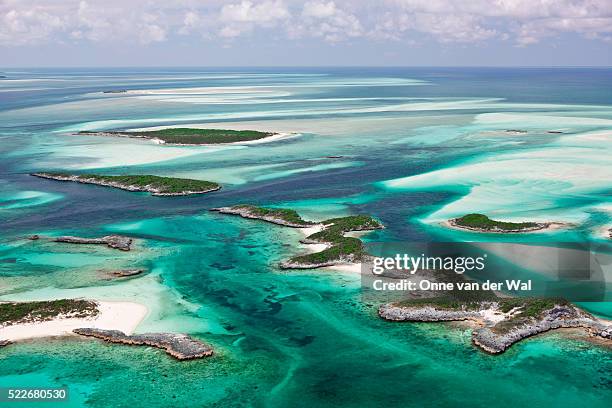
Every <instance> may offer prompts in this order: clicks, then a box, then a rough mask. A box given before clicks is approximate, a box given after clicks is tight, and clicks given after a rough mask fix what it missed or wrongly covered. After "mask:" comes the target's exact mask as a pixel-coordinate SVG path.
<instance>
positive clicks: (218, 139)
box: [79, 128, 275, 145]
mask: <svg viewBox="0 0 612 408" xmlns="http://www.w3.org/2000/svg"><path fill="white" fill-rule="evenodd" d="M79 134H81V135H109V136H124V137H134V138H143V139H155V140H160V141H161V142H163V143H169V144H185V145H200V144H221V143H236V142H249V141H253V140H259V139H263V138H265V137H270V136H273V135H275V133H272V132H260V131H257V130H231V129H194V128H168V129H160V130H143V131H138V132H136V131H99V132H91V131H81V132H79Z"/></svg>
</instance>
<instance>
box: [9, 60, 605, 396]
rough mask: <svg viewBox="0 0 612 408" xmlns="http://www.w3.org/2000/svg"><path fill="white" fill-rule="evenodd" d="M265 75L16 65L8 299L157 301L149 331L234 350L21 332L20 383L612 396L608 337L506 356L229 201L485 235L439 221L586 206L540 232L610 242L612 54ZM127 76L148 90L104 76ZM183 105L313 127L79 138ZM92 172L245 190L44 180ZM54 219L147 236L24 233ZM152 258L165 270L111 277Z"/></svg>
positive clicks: (247, 123) (80, 230)
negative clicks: (209, 137)
mask: <svg viewBox="0 0 612 408" xmlns="http://www.w3.org/2000/svg"><path fill="white" fill-rule="evenodd" d="M248 71H249V72H237V71H234V72H232V71H231V70H228V72H222V73H218V72H217V73H213V72H205V71H202V72H200V71H194V70H171V71H168V70H165V71H157V72H156V71H154V70H150V71H146V72H140V71H135V70H90V71H83V70H80V71H78V70H75V71H65V70H50V71H35V72H28V73H21V74H19V75H17V74H11V75H15V76H16V77H17V79H16V80H12V79H9V80H3V81H1V82H0V95H2V98H0V140H1V141H2V142H3V143H1V144H0V156H1V160H0V172H1V174H2V184H1V185H0V187H1V188H2V195H1V196H0V221H1V222H2V225H3V228H2V242H0V299H2V300H7V299H14V300H28V299H48V298H54V297H76V296H85V297H92V298H100V299H108V300H129V299H132V300H135V301H141V302H143V303H146V304H148V305H149V308H150V313H149V315H148V316H147V318H146V319H145V321H144V322H143V323H142V325H141V326H140V327H139V328H138V331H139V332H147V331H164V330H167V331H178V332H187V333H190V334H192V335H194V336H196V337H199V338H202V339H203V340H205V341H207V342H210V343H211V344H212V345H213V346H215V349H216V350H217V354H216V355H215V356H214V357H212V358H210V359H206V360H200V361H192V362H180V363H179V362H177V361H174V360H172V359H171V358H169V357H167V356H166V355H165V354H164V353H162V352H161V351H159V350H152V349H148V348H132V347H121V346H113V345H106V344H103V343H100V342H97V341H82V340H60V339H55V340H37V341H33V342H26V343H22V344H18V345H12V346H10V347H7V348H4V349H2V351H1V352H0V361H1V363H0V386H9V385H11V386H12V385H24V384H28V385H44V386H50V385H53V386H60V385H68V386H69V387H70V390H71V401H70V405H65V404H64V405H61V406H75V407H76V406H92V407H106V406H126V407H127V406H130V407H139V406H147V407H156V406H159V407H164V406H169V405H172V406H193V405H194V404H195V405H198V406H223V407H226V406H269V407H284V406H304V407H306V406H308V407H312V406H359V407H363V406H385V407H393V406H431V407H442V406H457V405H459V404H461V405H464V406H485V405H493V404H495V405H496V406H516V405H517V404H524V405H529V406H536V407H547V406H560V407H561V406H567V407H570V406H586V405H589V406H592V407H599V406H601V407H607V406H608V405H609V401H610V398H612V378H611V377H610V372H612V358H611V356H612V354H611V353H610V349H609V348H604V347H600V346H595V345H592V344H590V343H587V342H586V341H585V339H584V338H583V337H581V336H579V335H569V334H565V333H554V334H548V335H544V336H538V337H535V338H532V339H529V340H526V341H524V342H521V343H520V344H517V345H515V346H513V347H512V348H511V349H510V350H509V351H508V352H507V353H505V354H504V355H502V356H496V357H492V356H489V355H486V354H484V353H482V352H479V351H477V350H476V349H474V348H473V347H472V346H471V344H470V335H469V330H468V329H466V328H462V327H459V326H455V325H427V324H392V323H388V322H384V321H382V320H380V319H378V318H377V317H376V314H375V311H376V305H374V304H364V303H363V302H362V299H361V292H360V281H359V277H358V276H355V275H351V274H347V273H338V272H332V271H321V270H319V271H314V272H309V271H302V272H284V271H280V270H279V269H278V268H277V267H276V265H277V263H278V262H279V261H280V260H282V259H285V258H286V257H288V256H291V255H292V254H295V253H298V252H299V251H300V248H299V246H298V240H299V238H300V234H299V233H298V232H296V231H294V230H291V229H286V228H282V227H278V226H274V225H269V224H265V223H259V222H255V221H249V220H243V219H238V218H234V217H227V216H222V215H219V214H216V213H211V212H209V211H208V209H209V208H211V207H215V206H221V205H231V204H237V203H242V202H249V203H256V204H265V205H273V206H284V207H290V208H295V209H296V210H298V211H299V212H300V213H301V214H303V215H304V216H305V217H306V218H309V219H313V220H319V219H326V218H329V217H333V216H339V215H345V214H350V213H370V214H372V215H374V216H376V217H377V218H379V219H380V220H381V221H382V222H383V223H384V224H385V225H386V226H387V228H386V229H385V230H383V231H377V232H374V233H371V234H369V235H368V236H367V240H368V241H372V242H375V241H389V242H392V241H428V240H442V241H445V240H449V241H452V240H459V241H478V240H484V239H485V238H483V237H482V234H480V235H479V234H474V233H468V232H461V231H449V230H446V229H444V228H442V227H440V226H439V225H438V223H439V221H441V220H444V219H446V218H449V217H452V216H457V215H459V214H462V213H465V212H487V213H489V214H490V215H491V216H497V217H503V218H504V219H517V220H518V219H538V220H545V221H566V222H572V223H574V224H575V225H574V228H573V229H572V230H571V231H559V232H555V233H545V234H533V235H530V236H525V237H522V238H520V240H524V241H527V242H540V243H541V242H547V241H550V242H555V241H564V242H568V241H579V242H584V241H586V242H590V243H591V244H593V245H599V244H600V243H602V242H604V238H603V235H602V229H603V228H605V227H606V226H610V224H611V222H612V211H611V208H612V202H611V201H612V200H611V198H610V197H611V195H610V191H611V188H612V186H610V180H612V177H611V176H612V174H611V173H610V171H611V169H612V166H611V165H610V162H609V159H608V156H609V154H607V151H609V149H610V143H611V142H612V136H611V134H612V95H610V93H609V92H607V91H606V90H609V89H610V87H611V86H612V71H610V70H600V69H592V70H587V69H576V70H569V69H568V70H565V69H563V70H545V69H524V70H505V69H489V70H485V69H455V70H452V69H412V70H410V69H330V70H325V71H323V70H289V71H283V70H271V69H270V70H248ZM236 87H239V89H238V88H236ZM32 88H36V89H32ZM41 88H44V89H41ZM7 89H13V90H11V91H7ZM112 89H130V90H147V92H146V93H144V92H135V93H128V94H102V93H101V92H100V91H102V90H112ZM151 90H156V91H151ZM220 90H223V92H220ZM228 90H229V91H228ZM17 95H18V96H17ZM175 123H176V124H181V125H188V124H189V123H193V124H206V123H208V124H211V126H215V127H241V128H254V129H261V130H276V131H284V132H297V133H300V136H298V137H294V138H290V139H286V140H281V141H277V142H272V143H264V144H257V145H249V146H231V147H230V146H224V147H170V146H159V145H154V144H151V143H149V142H147V141H139V140H133V139H109V138H102V137H82V136H73V135H69V134H67V133H66V132H67V131H69V130H81V129H91V130H96V129H109V128H116V127H144V126H159V125H168V124H175ZM507 130H520V131H521V132H507ZM549 131H562V132H563V133H562V134H558V133H548V132H549ZM327 156H342V157H341V158H340V159H330V158H328V157H327ZM75 169H87V171H88V172H101V173H102V172H108V173H128V172H130V173H143V174H144V173H150V174H158V175H173V176H182V177H192V178H199V179H205V180H212V181H217V182H220V183H222V184H223V189H222V190H221V191H219V192H216V193H212V194H208V195H203V196H197V197H176V198H161V197H151V196H148V195H146V194H139V193H136V194H134V193H129V192H124V191H119V190H113V189H107V188H103V187H98V186H91V185H79V184H73V183H57V182H53V181H49V180H42V179H38V178H34V177H30V176H28V175H27V173H29V172H32V171H40V170H71V171H73V170H75ZM34 233H37V234H41V235H59V234H82V235H91V236H95V235H103V234H109V233H120V234H126V235H129V236H132V237H134V238H136V240H137V241H136V248H135V250H134V251H132V252H129V253H123V252H120V251H113V250H111V249H107V248H90V247H87V248H85V247H83V248H81V247H76V248H75V247H72V246H70V245H62V244H54V243H48V242H43V241H42V240H41V241H28V240H25V239H24V237H25V236H27V235H29V234H34ZM486 239H487V240H492V241H498V240H499V241H504V240H506V241H507V240H510V239H511V240H519V238H517V237H512V238H508V237H503V236H495V235H492V236H487V237H486ZM601 250H602V251H605V250H606V249H605V248H603V249H601ZM134 266H138V267H144V268H145V269H147V273H145V274H144V275H143V276H140V277H136V278H133V279H126V280H121V281H117V280H114V281H112V280H108V279H106V278H105V276H104V271H106V270H109V269H122V268H127V267H134ZM544 280H545V279H543V280H542V281H544ZM602 296H603V298H602V299H600V300H601V301H600V302H597V303H592V302H591V303H584V304H583V306H584V307H586V308H588V309H589V310H592V311H593V312H594V313H596V314H598V315H600V316H604V317H609V316H611V314H610V310H609V307H608V305H609V301H610V297H611V296H612V289H611V288H610V284H606V286H605V290H604V292H603V295H602ZM41 406H42V405H41ZM45 406H51V405H45Z"/></svg>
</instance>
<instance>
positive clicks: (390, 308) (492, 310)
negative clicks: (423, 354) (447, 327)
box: [378, 274, 612, 354]
mask: <svg viewBox="0 0 612 408" xmlns="http://www.w3.org/2000/svg"><path fill="white" fill-rule="evenodd" d="M443 276H444V279H443V280H445V281H448V280H451V281H452V280H454V281H466V282H468V280H467V279H466V278H464V277H463V276H462V275H456V277H454V278H451V277H450V276H449V275H448V274H443ZM429 295H432V294H428V296H429ZM378 315H379V316H380V317H381V318H383V319H385V320H389V321H395V322H399V321H406V322H450V321H471V322H474V323H475V324H476V328H475V329H474V330H473V332H472V342H473V344H474V345H475V346H477V347H479V348H480V349H482V350H484V351H486V352H488V353H491V354H499V353H502V352H504V351H505V350H507V349H508V348H509V347H510V346H512V345H513V344H514V343H516V342H518V341H520V340H522V339H524V338H527V337H530V336H534V335H537V334H540V333H544V332H547V331H550V330H554V329H560V328H583V329H585V330H586V331H587V332H588V333H589V334H591V335H592V336H596V337H599V338H602V339H607V340H612V323H611V322H607V321H604V320H601V319H597V318H595V317H594V316H592V315H590V314H589V313H587V312H585V311H583V310H581V309H579V308H578V307H577V306H575V305H573V304H571V303H570V302H568V301H566V300H564V299H560V298H535V297H525V298H522V297H521V298H502V297H499V296H497V294H495V293H494V292H492V291H484V290H480V291H467V290H458V289H455V290H452V291H449V292H446V293H438V294H437V295H436V294H434V296H432V297H424V298H413V299H407V300H403V301H400V302H395V303H386V304H383V305H381V306H380V307H379V309H378Z"/></svg>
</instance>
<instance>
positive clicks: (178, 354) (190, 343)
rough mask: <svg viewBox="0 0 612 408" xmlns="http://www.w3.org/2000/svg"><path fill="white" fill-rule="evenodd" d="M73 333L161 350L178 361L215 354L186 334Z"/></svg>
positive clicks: (94, 331)
mask: <svg viewBox="0 0 612 408" xmlns="http://www.w3.org/2000/svg"><path fill="white" fill-rule="evenodd" d="M73 332H74V333H76V334H79V335H81V336H85V337H94V338H97V339H102V340H104V341H107V342H110V343H118V344H127V345H135V346H151V347H155V348H159V349H162V350H164V351H165V352H166V353H167V354H169V355H171V356H172V357H174V358H176V359H177V360H193V359H198V358H204V357H210V356H212V354H213V349H212V348H211V347H210V346H208V345H207V344H204V343H202V342H201V341H199V340H196V339H193V338H191V337H189V336H187V335H185V334H174V333H146V334H135V335H131V336H129V335H126V334H125V333H123V332H121V331H119V330H102V329H92V328H80V329H74V330H73Z"/></svg>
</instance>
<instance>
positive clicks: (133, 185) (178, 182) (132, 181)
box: [32, 173, 221, 196]
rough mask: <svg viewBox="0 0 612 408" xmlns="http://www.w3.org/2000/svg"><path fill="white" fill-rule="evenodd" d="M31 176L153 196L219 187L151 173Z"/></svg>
mask: <svg viewBox="0 0 612 408" xmlns="http://www.w3.org/2000/svg"><path fill="white" fill-rule="evenodd" d="M32 175H33V176H36V177H41V178H45V179H50V180H57V181H70V182H76V183H83V184H96V185H99V186H104V187H113V188H118V189H121V190H127V191H139V192H148V193H151V195H154V196H184V195H192V194H204V193H209V192H211V191H216V190H219V189H220V188H221V186H220V185H219V184H217V183H214V182H211V181H204V180H192V179H184V178H176V177H161V176H153V175H148V174H147V175H125V176H107V175H99V174H67V173H33V174H32Z"/></svg>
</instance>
